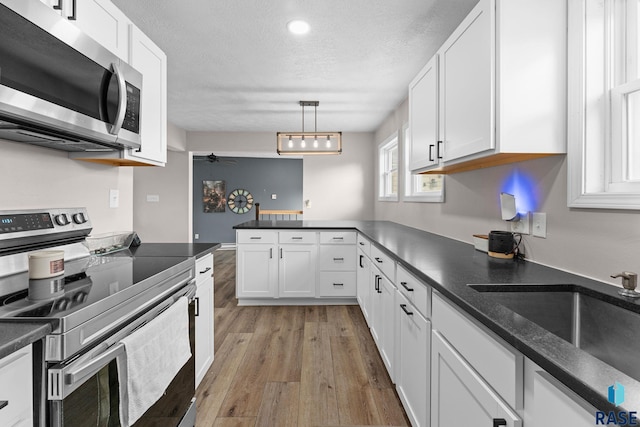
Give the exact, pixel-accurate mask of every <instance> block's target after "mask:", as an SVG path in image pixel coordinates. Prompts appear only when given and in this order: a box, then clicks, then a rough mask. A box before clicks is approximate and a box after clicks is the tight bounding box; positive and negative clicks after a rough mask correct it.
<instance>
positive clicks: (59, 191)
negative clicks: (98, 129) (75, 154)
mask: <svg viewBox="0 0 640 427" xmlns="http://www.w3.org/2000/svg"><path fill="white" fill-rule="evenodd" d="M0 177H2V185H1V186H0V209H2V210H12V209H37V208H58V207H60V208H64V207H83V206H84V207H86V208H87V209H88V212H89V218H90V219H91V222H92V224H93V232H92V233H93V234H97V233H105V232H111V231H128V230H132V229H133V222H132V212H133V170H132V168H131V167H112V166H105V165H99V164H94V163H88V162H83V161H79V160H71V159H69V158H68V155H67V153H66V152H65V151H59V150H52V149H48V148H40V147H36V146H32V145H28V144H21V143H15V142H9V141H4V140H0ZM110 189H117V190H119V191H120V207H118V208H109V190H110Z"/></svg>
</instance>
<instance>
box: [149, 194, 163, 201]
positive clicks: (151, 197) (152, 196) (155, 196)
mask: <svg viewBox="0 0 640 427" xmlns="http://www.w3.org/2000/svg"><path fill="white" fill-rule="evenodd" d="M159 201H160V195H159V194H147V202H155V203H157V202H159Z"/></svg>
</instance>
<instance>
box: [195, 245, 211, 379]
mask: <svg viewBox="0 0 640 427" xmlns="http://www.w3.org/2000/svg"><path fill="white" fill-rule="evenodd" d="M196 287H197V290H196V387H198V385H199V384H200V382H201V381H202V379H203V378H204V376H205V375H206V373H207V371H208V370H209V367H211V364H212V363H213V344H214V342H213V334H214V327H213V321H214V313H213V254H208V255H205V256H203V257H201V258H198V259H197V260H196Z"/></svg>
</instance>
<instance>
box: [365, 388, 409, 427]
mask: <svg viewBox="0 0 640 427" xmlns="http://www.w3.org/2000/svg"><path fill="white" fill-rule="evenodd" d="M372 391H373V396H374V399H375V401H376V408H377V409H378V414H379V415H380V418H382V424H385V425H395V426H410V425H411V423H410V421H409V419H408V418H407V416H406V415H405V412H404V409H403V408H402V405H401V404H400V403H399V400H400V398H399V397H398V395H397V394H396V391H395V389H393V388H385V389H379V388H372Z"/></svg>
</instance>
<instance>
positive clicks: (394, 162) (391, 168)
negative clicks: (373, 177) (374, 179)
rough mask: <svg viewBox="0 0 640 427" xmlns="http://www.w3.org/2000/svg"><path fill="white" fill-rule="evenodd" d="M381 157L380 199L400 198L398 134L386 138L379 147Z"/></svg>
mask: <svg viewBox="0 0 640 427" xmlns="http://www.w3.org/2000/svg"><path fill="white" fill-rule="evenodd" d="M378 157H379V159H380V179H379V182H378V188H379V194H378V199H379V200H398V136H397V135H393V136H391V137H389V138H387V139H386V140H385V142H383V143H382V144H380V147H379V149H378Z"/></svg>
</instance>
